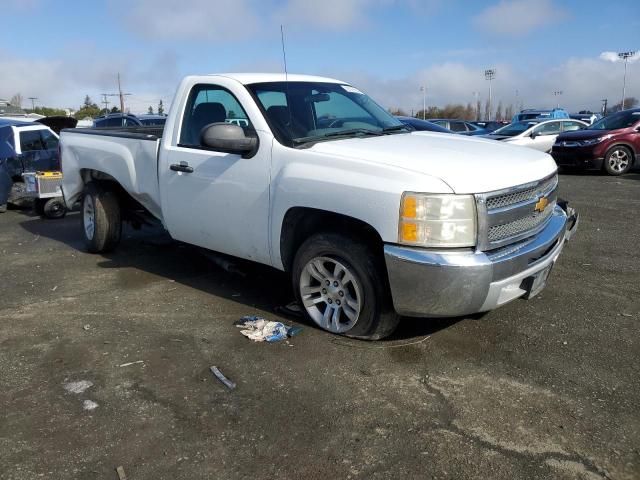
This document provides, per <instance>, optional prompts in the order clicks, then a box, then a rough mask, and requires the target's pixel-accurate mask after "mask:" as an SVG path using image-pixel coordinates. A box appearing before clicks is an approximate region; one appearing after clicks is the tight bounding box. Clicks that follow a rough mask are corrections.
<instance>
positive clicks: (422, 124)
mask: <svg viewBox="0 0 640 480" xmlns="http://www.w3.org/2000/svg"><path fill="white" fill-rule="evenodd" d="M396 118H397V119H398V120H400V121H401V122H402V123H404V124H405V125H409V126H410V127H413V129H414V130H416V131H418V132H438V133H454V132H452V131H451V130H449V129H448V128H444V127H441V126H440V125H436V124H435V123H431V122H427V121H426V120H420V119H419V118H415V117H401V116H397V117H396Z"/></svg>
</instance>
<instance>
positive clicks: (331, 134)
mask: <svg viewBox="0 0 640 480" xmlns="http://www.w3.org/2000/svg"><path fill="white" fill-rule="evenodd" d="M358 133H359V134H362V135H376V136H378V135H382V132H381V131H380V130H369V129H368V128H350V129H348V130H340V131H337V132H329V133H325V134H324V135H321V137H340V136H342V135H355V134H358Z"/></svg>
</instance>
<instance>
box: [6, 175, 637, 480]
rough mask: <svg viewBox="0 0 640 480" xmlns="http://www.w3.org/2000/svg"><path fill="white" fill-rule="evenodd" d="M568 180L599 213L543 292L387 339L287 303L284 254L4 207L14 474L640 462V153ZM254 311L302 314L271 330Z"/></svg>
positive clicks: (440, 473) (293, 473) (507, 469)
mask: <svg viewBox="0 0 640 480" xmlns="http://www.w3.org/2000/svg"><path fill="white" fill-rule="evenodd" d="M560 190H561V195H562V196H564V197H565V198H568V199H569V200H570V201H571V203H572V205H573V206H574V207H576V208H577V210H578V211H579V212H580V214H581V222H580V225H579V230H578V232H577V234H576V235H575V236H574V238H573V239H572V241H571V242H570V243H569V244H567V245H566V247H565V250H564V252H563V253H562V255H561V257H560V259H559V261H558V263H557V264H556V266H555V268H554V271H553V273H552V275H551V278H550V280H549V284H548V286H547V288H546V289H545V290H544V291H543V292H542V294H541V295H539V296H538V297H536V298H534V299H532V300H530V301H524V300H518V301H515V302H513V303H511V304H508V305H506V306H504V307H502V308H500V309H498V310H496V311H494V312H491V313H489V314H486V315H482V316H475V317H470V318H457V319H446V320H428V319H407V320H404V321H403V322H402V324H401V326H400V329H399V330H398V332H397V333H396V334H395V335H394V336H393V337H392V338H391V339H389V340H387V341H381V342H373V343H370V342H362V341H355V340H350V339H345V338H341V337H336V336H333V335H330V334H327V333H324V332H322V331H320V330H318V329H317V328H315V327H314V326H312V325H310V324H307V323H305V322H303V321H298V320H295V319H290V318H285V317H281V316H279V315H277V314H275V313H274V309H275V308H276V307H278V306H281V305H284V304H286V303H287V302H288V301H289V300H290V297H291V293H290V287H289V281H288V279H287V278H286V277H285V276H284V275H283V274H280V273H278V272H275V271H273V270H270V269H268V268H263V267H259V266H255V265H250V264H246V263H243V262H239V263H237V264H236V265H235V268H232V270H233V272H232V273H230V272H228V271H226V270H225V269H224V268H221V267H220V265H219V264H220V262H218V263H214V262H211V260H210V259H207V258H206V257H204V256H203V255H202V254H201V253H200V252H199V251H198V250H197V249H195V248H192V247H189V246H184V245H180V244H176V243H172V242H170V241H169V240H168V239H166V238H158V237H156V236H155V232H153V231H151V232H149V231H142V232H135V231H132V230H127V233H126V236H125V238H124V240H123V242H122V244H121V245H120V247H119V249H118V250H117V251H116V252H114V253H112V254H109V255H91V254H88V253H86V252H85V251H84V249H83V245H82V241H81V237H80V230H79V228H80V227H79V216H78V214H77V213H75V214H70V215H68V216H67V217H66V218H65V219H63V220H57V221H51V220H49V221H47V220H41V219H40V218H38V217H35V216H33V215H32V214H31V213H29V212H26V211H9V212H7V213H4V214H0V288H1V293H0V412H1V414H0V478H2V479H15V480H18V479H20V480H23V479H25V480H26V479H28V480H32V479H37V478H47V479H94V478H95V479H116V478H118V477H117V474H116V470H115V469H116V467H118V466H122V467H123V469H124V471H125V472H126V475H127V478H128V479H172V480H179V479H185V480H186V479H189V480H192V479H240V478H247V479H256V478H276V479H293V478H305V479H333V478H345V479H347V478H353V479H357V478H363V479H378V478H403V479H413V478H416V479H425V478H433V479H435V478H438V479H444V478H450V479H467V478H474V479H503V478H504V479H533V478H536V479H539V478H553V479H597V478H609V479H638V478H640V362H639V354H640V335H639V332H640V327H639V321H640V253H639V252H640V249H639V248H638V245H639V241H640V222H639V212H640V175H639V174H630V175H626V176H624V177H621V178H612V177H604V176H600V175H586V174H585V175H582V174H577V175H562V176H561V187H560ZM252 314H256V315H261V316H263V317H265V318H267V319H270V320H275V319H280V320H283V321H285V322H286V323H288V324H291V325H299V326H302V327H303V328H304V330H303V332H302V333H301V334H300V335H298V336H296V337H293V338H291V339H289V340H288V341H286V342H284V341H283V342H281V343H277V344H259V343H253V342H251V341H250V340H248V339H246V338H245V337H243V336H242V335H241V334H240V333H239V331H238V329H237V328H236V327H234V325H233V322H234V321H236V320H238V319H239V318H240V317H242V316H244V315H252ZM131 362H138V363H131ZM123 364H129V365H126V366H121V365H123ZM212 365H216V366H218V367H219V368H220V370H221V371H222V372H223V373H224V374H225V375H226V376H227V377H229V378H230V379H231V380H232V381H234V382H236V383H237V388H236V389H235V390H228V389H227V388H226V387H225V386H224V385H222V384H221V383H220V382H219V381H218V380H217V379H216V378H214V377H213V375H212V374H211V373H210V371H209V367H210V366H212ZM74 382H85V383H74ZM86 382H91V386H89V383H86ZM83 389H84V390H83ZM73 391H76V392H79V393H73ZM91 402H93V403H91ZM96 405H97V406H96Z"/></svg>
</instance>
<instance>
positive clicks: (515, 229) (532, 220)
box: [487, 202, 556, 242]
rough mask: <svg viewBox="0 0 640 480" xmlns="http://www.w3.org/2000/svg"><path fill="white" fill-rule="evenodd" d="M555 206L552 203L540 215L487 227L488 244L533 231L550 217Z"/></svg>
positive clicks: (554, 203)
mask: <svg viewBox="0 0 640 480" xmlns="http://www.w3.org/2000/svg"><path fill="white" fill-rule="evenodd" d="M555 206H556V202H552V203H550V204H549V205H548V206H547V208H546V209H545V211H544V212H542V213H537V214H535V215H529V216H528V217H523V218H520V219H518V220H515V221H513V222H509V223H504V224H502V225H494V226H493V227H489V231H488V232H487V238H488V239H489V241H490V242H496V241H499V240H502V239H504V238H511V237H514V236H516V235H520V234H521V233H524V232H527V231H529V230H533V229H535V228H536V227H538V226H540V225H541V224H543V223H544V222H545V220H547V219H548V218H549V217H550V216H551V214H552V213H553V208H554V207H555Z"/></svg>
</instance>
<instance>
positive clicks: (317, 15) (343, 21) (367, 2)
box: [275, 0, 386, 30]
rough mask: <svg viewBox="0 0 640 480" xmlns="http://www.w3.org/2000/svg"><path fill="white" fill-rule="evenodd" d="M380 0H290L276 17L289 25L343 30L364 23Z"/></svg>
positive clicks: (295, 27)
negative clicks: (319, 0) (369, 12)
mask: <svg viewBox="0 0 640 480" xmlns="http://www.w3.org/2000/svg"><path fill="white" fill-rule="evenodd" d="M383 3H386V2H384V1H380V0H322V2H318V1H316V0H289V2H288V3H287V4H286V5H285V6H284V7H283V8H281V9H280V10H279V11H277V12H276V15H275V19H276V20H279V21H280V22H282V23H284V24H285V25H286V26H287V27H292V28H294V29H296V30H298V29H308V28H309V27H312V28H321V29H329V30H343V29H345V28H348V27H353V26H357V25H362V24H364V23H366V21H367V13H368V11H369V10H370V9H371V8H374V7H376V6H380V5H382V4H383Z"/></svg>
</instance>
